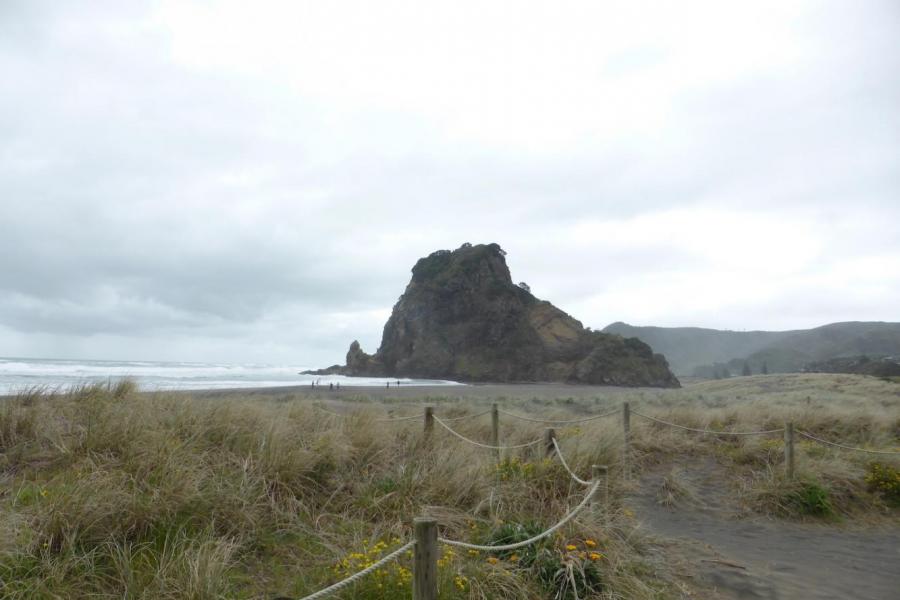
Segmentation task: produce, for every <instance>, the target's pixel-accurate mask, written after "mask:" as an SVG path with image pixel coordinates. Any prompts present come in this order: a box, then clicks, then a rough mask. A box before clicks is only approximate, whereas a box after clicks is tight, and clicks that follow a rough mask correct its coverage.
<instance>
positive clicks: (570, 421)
mask: <svg viewBox="0 0 900 600" xmlns="http://www.w3.org/2000/svg"><path fill="white" fill-rule="evenodd" d="M620 410H622V409H621V408H619V407H616V408H614V409H613V410H611V411H609V412H605V413H601V414H599V415H591V416H589V417H583V418H580V419H564V420H555V419H535V418H533V417H525V416H522V415H517V414H515V413H511V412H508V411H505V410H500V411H498V412H501V413H503V414H504V415H507V416H510V417H513V418H514V419H519V420H520V421H530V422H532V423H546V424H547V425H574V424H576V423H586V422H588V421H595V420H597V419H602V418H603V417H608V416H610V415H614V414H616V413H618V412H619V411H620Z"/></svg>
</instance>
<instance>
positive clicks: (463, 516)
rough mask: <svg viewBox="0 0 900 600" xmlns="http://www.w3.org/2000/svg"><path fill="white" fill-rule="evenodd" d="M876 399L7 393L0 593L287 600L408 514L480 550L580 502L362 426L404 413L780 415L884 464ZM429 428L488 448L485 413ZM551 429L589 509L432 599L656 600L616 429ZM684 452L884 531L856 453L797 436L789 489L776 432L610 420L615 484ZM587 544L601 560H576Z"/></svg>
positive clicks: (734, 386) (511, 466)
mask: <svg viewBox="0 0 900 600" xmlns="http://www.w3.org/2000/svg"><path fill="white" fill-rule="evenodd" d="M576 389H577V388H576ZM897 389H898V388H897V387H896V385H895V384H892V383H890V382H884V381H878V380H870V379H869V378H859V379H852V378H851V379H845V378H844V376H826V377H824V378H821V377H817V376H806V375H801V376H770V377H768V378H765V377H747V378H739V380H735V381H734V382H718V381H717V382H709V383H703V384H697V385H694V386H690V387H687V388H685V389H682V390H659V391H657V390H632V391H620V390H616V391H609V392H607V391H605V390H604V391H602V392H601V393H599V394H598V395H597V396H596V397H585V396H584V391H583V390H580V391H579V394H581V395H580V396H578V397H564V398H556V397H553V396H550V395H549V393H548V392H540V391H539V390H538V391H536V392H535V394H534V395H533V396H532V395H528V396H521V395H520V396H519V397H509V398H505V399H502V400H498V399H496V398H493V399H492V398H477V399H474V400H467V399H464V398H453V397H447V398H430V399H427V400H426V401H422V400H421V399H419V400H417V401H415V402H409V401H405V402H403V404H400V403H399V402H397V403H393V402H392V403H382V402H380V401H377V400H376V399H373V398H367V397H365V396H363V395H355V396H349V395H348V398H350V401H344V402H342V403H341V404H329V405H328V408H329V409H332V408H333V409H334V410H335V411H337V412H340V413H341V414H342V416H340V417H337V416H332V415H329V414H327V413H325V412H323V411H322V410H320V409H318V408H316V406H315V405H314V403H313V401H311V399H310V398H309V397H307V396H306V395H302V394H300V395H290V394H288V395H284V396H274V397H272V398H271V399H266V398H262V399H260V398H252V399H250V398H241V397H239V396H233V397H227V398H224V399H223V398H211V397H210V398H207V397H191V396H188V395H183V394H164V393H155V394H144V393H140V392H139V390H137V389H136V387H135V386H134V385H133V383H130V382H120V383H117V384H115V385H85V386H82V387H79V388H76V389H72V390H68V391H65V392H60V391H54V390H45V389H32V390H27V391H25V392H23V393H22V394H20V395H19V396H17V397H14V398H8V399H0V597H3V598H11V599H17V598H22V599H24V598H60V597H72V598H75V597H92V598H109V599H112V598H140V599H149V598H165V599H169V598H172V599H174V598H193V599H213V598H272V597H275V596H277V595H284V596H288V597H299V596H302V595H304V594H307V593H311V592H313V591H316V590H318V589H320V588H322V587H324V586H326V585H328V584H329V583H331V582H333V581H335V580H336V579H337V578H338V575H339V574H340V573H342V571H340V569H337V570H336V565H340V564H341V561H342V560H344V559H346V558H347V557H348V556H350V555H352V554H353V553H361V554H364V555H365V556H369V554H372V556H376V557H377V553H374V554H373V553H372V551H371V548H373V547H374V545H375V544H377V543H378V542H379V541H382V542H386V541H389V540H407V539H409V538H410V536H411V521H412V518H413V517H415V516H418V515H420V514H423V513H427V514H431V515H433V516H435V517H437V518H438V519H439V522H440V523H441V527H442V535H444V536H446V537H449V538H454V539H461V540H469V541H475V542H482V541H484V540H488V539H491V536H492V535H496V532H497V531H499V530H500V528H502V527H504V526H508V525H510V524H521V525H524V524H531V525H530V526H533V527H536V528H539V529H540V528H544V527H547V526H549V525H551V524H553V523H555V522H556V521H557V520H558V519H559V518H560V517H561V516H562V515H563V514H565V513H566V512H567V510H568V509H569V508H571V507H572V506H574V505H575V504H576V503H577V502H578V501H579V500H580V498H581V495H582V494H583V488H582V487H581V486H579V485H577V484H575V483H573V482H572V480H571V478H570V477H569V475H568V474H567V473H566V472H565V470H564V469H563V467H562V466H561V465H560V464H559V462H558V461H556V460H543V459H542V458H541V456H540V450H539V449H526V450H521V451H520V450H515V451H509V452H505V453H504V455H503V457H502V460H501V462H499V463H498V462H497V461H496V459H495V455H494V453H493V452H490V451H487V450H484V449H479V448H475V447H472V446H469V445H468V444H465V443H463V442H461V441H459V440H457V439H456V438H453V437H452V436H451V435H450V434H449V433H447V432H445V431H443V430H442V429H441V428H440V426H436V427H435V430H434V434H433V436H432V439H431V440H430V441H426V440H424V439H423V435H422V424H421V422H420V421H418V420H410V421H401V422H396V423H383V422H379V421H378V420H377V419H380V418H384V417H386V416H388V415H394V416H402V415H408V414H413V413H415V412H416V411H418V410H420V407H421V406H424V405H425V404H426V403H428V404H433V405H435V406H437V412H438V414H439V415H443V416H447V417H454V416H462V415H466V414H474V413H476V412H481V411H482V410H484V409H485V408H486V407H487V406H489V404H490V402H491V401H499V402H501V403H502V405H503V407H504V409H506V410H510V411H512V412H516V413H518V414H522V415H530V416H532V417H535V416H540V417H541V418H547V419H559V420H564V419H572V418H577V417H579V416H583V415H588V414H592V413H596V412H600V411H603V410H606V409H608V408H610V407H614V406H616V405H618V404H619V403H621V402H622V401H628V402H631V403H632V406H633V407H634V408H635V409H637V410H639V411H640V412H647V413H648V414H652V415H654V416H657V417H659V418H664V419H667V420H671V421H673V422H677V423H681V424H684V425H687V426H691V427H698V428H704V427H709V428H714V429H729V428H733V429H736V430H738V429H740V430H743V429H770V428H777V427H781V426H782V424H783V423H784V422H785V421H787V420H793V421H794V422H795V424H796V427H797V428H798V429H802V430H807V431H810V432H811V433H814V434H815V435H819V436H821V437H824V438H827V439H834V440H836V441H841V442H843V443H849V444H852V445H859V446H867V447H868V446H871V447H879V448H884V447H888V448H890V447H894V446H896V445H897V436H898V432H900V410H898V409H900V396H898V394H897ZM536 390H537V388H536ZM807 398H808V399H807ZM342 399H344V398H342ZM344 400H346V399H344ZM451 426H452V427H454V428H455V429H457V430H458V431H460V433H462V434H463V435H466V436H468V437H471V438H473V439H478V440H485V441H487V440H489V439H490V419H489V417H487V416H484V417H480V418H478V419H473V420H468V421H455V422H452V423H451ZM542 431H543V426H542V425H541V424H539V423H530V422H525V421H518V420H514V419H512V418H511V417H508V416H501V431H500V437H501V443H504V444H518V443H524V442H528V441H531V440H533V439H536V438H539V437H540V436H541V435H542ZM556 432H557V438H558V440H559V443H560V446H561V448H562V450H563V453H564V454H565V456H566V459H567V460H568V461H569V464H570V466H571V467H572V469H573V470H575V472H577V473H579V474H580V476H581V477H583V478H589V477H590V472H591V465H592V464H605V465H609V466H610V490H609V504H608V505H606V506H603V507H602V510H601V511H600V514H597V515H593V516H585V517H584V518H579V519H577V520H576V522H575V523H574V524H572V525H571V526H569V527H566V528H564V529H563V530H561V531H560V534H559V536H558V537H555V538H553V539H551V540H550V541H549V542H548V543H547V545H546V546H545V547H544V548H543V552H545V554H544V555H542V556H543V558H542V559H541V560H540V561H538V560H535V561H533V562H532V563H530V564H527V565H526V564H524V562H522V561H518V560H513V559H512V557H505V558H502V559H501V560H499V561H498V562H497V564H491V563H490V562H488V561H487V560H486V556H482V555H477V556H475V555H469V554H467V553H465V552H457V553H456V555H455V556H451V555H449V554H445V563H444V564H443V566H442V568H441V573H442V578H441V589H442V594H443V596H442V597H446V598H451V599H457V598H458V599H462V598H467V599H469V598H470V599H477V598H498V599H504V598H510V599H512V598H535V599H536V598H566V597H574V593H575V592H577V593H578V595H579V598H586V597H587V598H637V599H642V598H647V599H649V598H660V597H667V595H668V594H669V593H674V592H672V590H674V589H675V588H674V587H673V586H674V585H675V583H674V579H673V576H672V575H671V574H670V571H669V565H670V564H671V563H672V561H671V560H670V558H671V557H667V556H666V555H665V554H664V553H663V551H662V550H660V549H659V547H657V546H655V545H654V543H653V542H652V541H650V540H648V539H646V538H645V537H643V535H642V533H641V530H640V529H639V528H637V527H636V525H637V523H636V521H635V518H634V515H633V513H631V512H630V511H629V510H628V509H627V508H626V507H625V506H624V498H625V496H626V493H627V492H628V491H629V490H630V489H632V487H631V486H629V485H628V484H626V482H624V481H623V479H622V470H621V465H622V459H623V457H622V426H621V417H620V416H611V417H608V418H604V419H600V420H596V421H590V422H587V423H583V424H575V425H570V426H564V427H556ZM698 455H706V456H712V457H715V459H716V460H717V461H719V462H721V463H723V464H725V465H726V466H728V467H729V469H728V473H729V474H730V477H731V478H732V481H731V482H730V483H731V484H732V488H733V489H734V490H735V498H736V501H740V502H743V503H745V504H746V505H747V506H748V507H751V508H752V509H754V510H758V511H761V512H766V513H771V514H777V515H783V516H790V517H803V518H823V517H827V518H836V517H844V518H848V517H849V518H856V517H860V518H869V517H870V516H873V515H881V517H880V518H884V517H885V516H886V515H887V516H889V518H894V517H893V515H896V508H893V509H892V508H891V507H890V506H889V503H888V502H887V501H885V498H886V496H885V494H887V493H895V492H892V491H891V490H893V488H891V487H890V485H891V482H890V481H887V479H885V476H883V475H879V478H878V479H876V478H873V476H872V473H873V472H874V471H872V468H871V464H872V457H869V456H865V455H856V454H853V453H846V452H844V451H841V450H838V449H833V448H823V447H821V446H819V445H817V444H812V443H807V442H802V441H800V440H799V439H798V450H797V468H798V478H797V480H795V481H793V482H787V481H785V480H784V478H783V475H782V470H781V461H782V459H783V455H782V449H781V445H780V436H777V435H775V436H768V437H762V438H757V437H747V438H736V439H735V438H723V437H718V436H713V435H702V434H695V433H690V432H684V431H679V430H674V429H671V428H667V427H664V426H661V425H658V424H655V423H652V422H649V421H646V420H643V419H640V418H639V417H637V416H633V417H632V457H631V458H632V467H633V468H634V469H636V470H638V471H639V470H640V469H641V468H643V467H645V466H649V465H653V464H659V463H677V461H678V460H681V459H682V458H683V457H690V456H698ZM879 461H881V462H880V463H879V464H882V465H883V468H880V470H879V471H878V473H880V474H881V473H889V474H890V473H894V472H895V471H890V468H896V461H893V459H891V458H890V457H888V458H887V459H883V458H879ZM891 465H894V466H893V467H892V466H891ZM678 473H679V472H678V471H677V469H676V470H674V471H672V472H671V476H670V478H669V479H668V480H667V487H666V488H665V489H664V490H662V492H664V499H670V500H671V501H673V502H675V501H678V500H679V499H682V498H688V495H689V494H690V493H693V492H691V490H690V489H689V488H688V487H687V486H686V485H684V484H683V482H682V481H681V480H680V477H679V475H678ZM891 476H892V475H891ZM866 477H868V478H869V479H868V480H867V479H866ZM810 482H812V483H814V484H815V486H817V487H816V489H812V491H810V489H811V488H810V487H809V486H810V485H811V484H810ZM885 482H887V483H885ZM885 490H887V491H885ZM820 491H821V493H820ZM701 500H702V499H701ZM822 506H827V507H828V509H827V510H824V509H822ZM810 507H812V508H810ZM892 511H893V512H892ZM586 540H591V541H592V542H593V543H594V544H596V546H591V547H588V546H587V545H586ZM386 543H388V545H389V544H391V543H393V542H386ZM569 546H573V547H574V548H575V550H568V549H567V547H569ZM364 549H368V550H364ZM594 549H595V550H596V552H597V553H599V554H601V555H602V558H597V559H592V558H590V553H589V550H592V551H593V550H594ZM379 551H380V550H379ZM404 561H406V562H404ZM408 567H409V563H408V560H406V559H402V560H401V561H400V562H399V563H397V566H396V567H394V568H393V569H392V570H389V571H387V572H386V574H385V575H383V576H382V577H385V578H389V577H394V578H395V579H393V580H390V581H388V579H384V580H383V586H382V587H381V588H379V587H377V584H378V582H379V580H378V579H377V578H367V579H366V580H363V582H362V583H360V584H359V585H358V586H356V587H354V588H350V589H349V590H348V591H346V592H344V593H343V595H342V596H339V597H342V598H345V599H346V598H373V599H376V598H391V597H396V595H394V596H390V595H385V594H386V593H387V592H385V590H388V589H390V590H395V591H396V590H398V589H408V587H404V586H407V585H408V582H407V581H406V580H405V579H404V577H406V575H404V571H403V569H406V568H408ZM560 574H562V575H564V576H560ZM579 578H580V579H579ZM678 585H682V583H678ZM391 586H393V587H391ZM398 586H399V587H398Z"/></svg>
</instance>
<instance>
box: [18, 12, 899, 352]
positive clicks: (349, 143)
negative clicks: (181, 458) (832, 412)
mask: <svg viewBox="0 0 900 600" xmlns="http://www.w3.org/2000/svg"><path fill="white" fill-rule="evenodd" d="M126 4H127V5H126ZM669 4H670V3H658V4H657V3H640V2H638V3H635V2H628V3H595V2H563V3H556V4H554V5H553V7H552V10H551V8H549V6H550V5H542V4H539V3H535V4H529V3H524V4H523V3H521V2H517V3H497V4H490V5H485V3H482V2H479V3H475V2H458V3H454V4H453V5H452V6H436V5H430V4H428V3H426V4H423V3H412V2H379V3H371V2H344V1H336V2H329V3H310V4H307V3H253V4H252V5H251V4H247V3H244V2H215V3H210V2H184V1H181V2H160V3H148V4H139V3H118V2H107V3H94V4H91V5H90V6H89V7H85V6H81V7H77V8H75V7H70V8H62V7H60V6H59V5H58V3H49V2H48V3H41V2H33V1H29V2H24V1H21V2H16V1H13V2H4V3H3V4H2V5H0V73H2V79H0V158H2V160H0V255H2V256H3V260H2V261H0V355H31V356H68V357H84V358H138V359H141V358H143V359H178V360H232V361H268V362H290V363H295V364H310V365H312V364H316V365H320V364H326V363H332V362H338V361H339V360H341V358H342V356H343V353H344V352H345V350H346V346H347V345H348V343H349V341H350V340H352V339H354V338H359V339H360V340H361V341H362V342H363V345H364V347H366V348H368V349H370V350H374V349H375V347H376V346H377V344H378V341H379V339H380V331H381V327H382V325H383V322H384V320H385V318H386V316H387V314H388V313H389V311H390V307H391V306H392V304H393V302H394V301H395V300H396V297H397V296H398V295H399V294H400V293H401V292H402V289H403V286H404V285H405V284H406V282H407V280H408V276H409V268H410V267H411V266H412V264H413V263H414V261H415V260H416V259H417V258H418V257H420V256H423V255H425V254H427V253H429V252H431V251H432V250H435V249H438V248H455V247H457V246H459V245H460V244H461V243H462V242H465V241H470V242H489V241H496V242H498V243H500V244H501V245H502V246H503V247H504V248H505V249H506V250H507V251H508V252H509V256H508V260H509V263H510V266H511V268H512V270H513V277H514V278H516V280H517V281H518V280H525V281H527V282H528V283H529V284H530V285H531V286H532V289H533V291H534V292H535V293H536V294H537V295H538V296H540V297H544V298H547V299H550V300H551V301H553V302H555V303H556V304H558V305H559V306H561V307H562V308H564V309H566V310H567V311H569V312H571V313H572V314H573V315H574V316H576V317H577V318H579V319H581V320H582V321H583V322H584V323H585V324H586V325H590V326H593V327H603V326H604V325H606V324H607V323H609V322H612V321H616V320H622V321H628V322H632V323H635V324H658V325H702V326H711V327H727V328H734V329H743V328H747V329H749V328H762V329H782V328H795V327H807V326H814V325H818V324H823V323H826V322H831V321H837V320H897V318H898V314H897V309H896V307H897V306H900V229H898V227H897V226H896V223H898V222H900V198H898V192H900V175H898V174H900V111H898V109H897V107H898V106H900V42H898V40H900V10H898V9H897V6H896V3H894V2H889V1H886V2H881V3H879V2H870V3H865V5H864V6H863V5H855V6H851V5H849V4H847V3H838V2H835V3H822V2H811V3H790V6H789V7H786V6H784V5H783V4H784V3H778V2H771V3H769V2H762V3H753V4H750V5H747V6H744V7H741V8H737V9H736V8H735V7H734V6H727V7H726V6H725V5H723V4H722V3H718V2H699V3H690V4H689V5H684V4H678V5H669ZM667 5H669V6H667Z"/></svg>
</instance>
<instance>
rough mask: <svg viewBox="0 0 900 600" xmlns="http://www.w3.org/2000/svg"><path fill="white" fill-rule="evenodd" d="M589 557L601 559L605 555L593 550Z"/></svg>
mask: <svg viewBox="0 0 900 600" xmlns="http://www.w3.org/2000/svg"><path fill="white" fill-rule="evenodd" d="M588 558H590V559H591V560H600V559H601V558H603V555H602V554H600V553H599V552H591V553H590V554H589V555H588Z"/></svg>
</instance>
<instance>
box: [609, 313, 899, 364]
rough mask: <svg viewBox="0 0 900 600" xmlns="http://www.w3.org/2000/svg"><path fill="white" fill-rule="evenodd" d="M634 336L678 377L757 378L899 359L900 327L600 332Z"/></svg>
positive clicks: (616, 326)
mask: <svg viewBox="0 0 900 600" xmlns="http://www.w3.org/2000/svg"><path fill="white" fill-rule="evenodd" d="M603 331H604V332H606V333H616V334H619V335H622V336H626V337H636V338H638V339H640V340H642V341H644V342H646V343H647V344H649V345H650V347H652V348H653V350H654V352H659V353H661V354H663V355H665V357H666V359H667V360H668V361H669V365H670V367H671V368H672V371H673V372H674V373H676V374H677V375H699V376H707V377H709V376H712V375H713V373H714V372H715V371H716V370H717V369H718V370H721V369H723V368H727V369H728V370H729V372H730V373H731V374H732V375H739V374H740V373H741V372H742V370H743V367H744V364H745V363H746V364H747V365H748V367H749V368H750V370H751V371H752V372H753V373H759V372H760V370H761V369H762V366H763V364H764V363H765V365H766V367H767V369H768V371H769V372H770V373H790V372H796V371H801V370H804V368H805V367H806V366H807V365H808V364H810V363H814V362H820V361H827V360H831V359H835V358H844V357H851V356H861V355H867V356H871V357H881V356H892V355H894V356H896V355H900V323H888V322H881V321H875V322H855V321H854V322H846V323H832V324H830V325H823V326H822V327H816V328H814V329H798V330H793V331H727V330H718V329H703V328H700V327H636V326H633V325H628V324H626V323H613V324H612V325H609V326H608V327H606V328H605V329H604V330H603Z"/></svg>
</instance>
